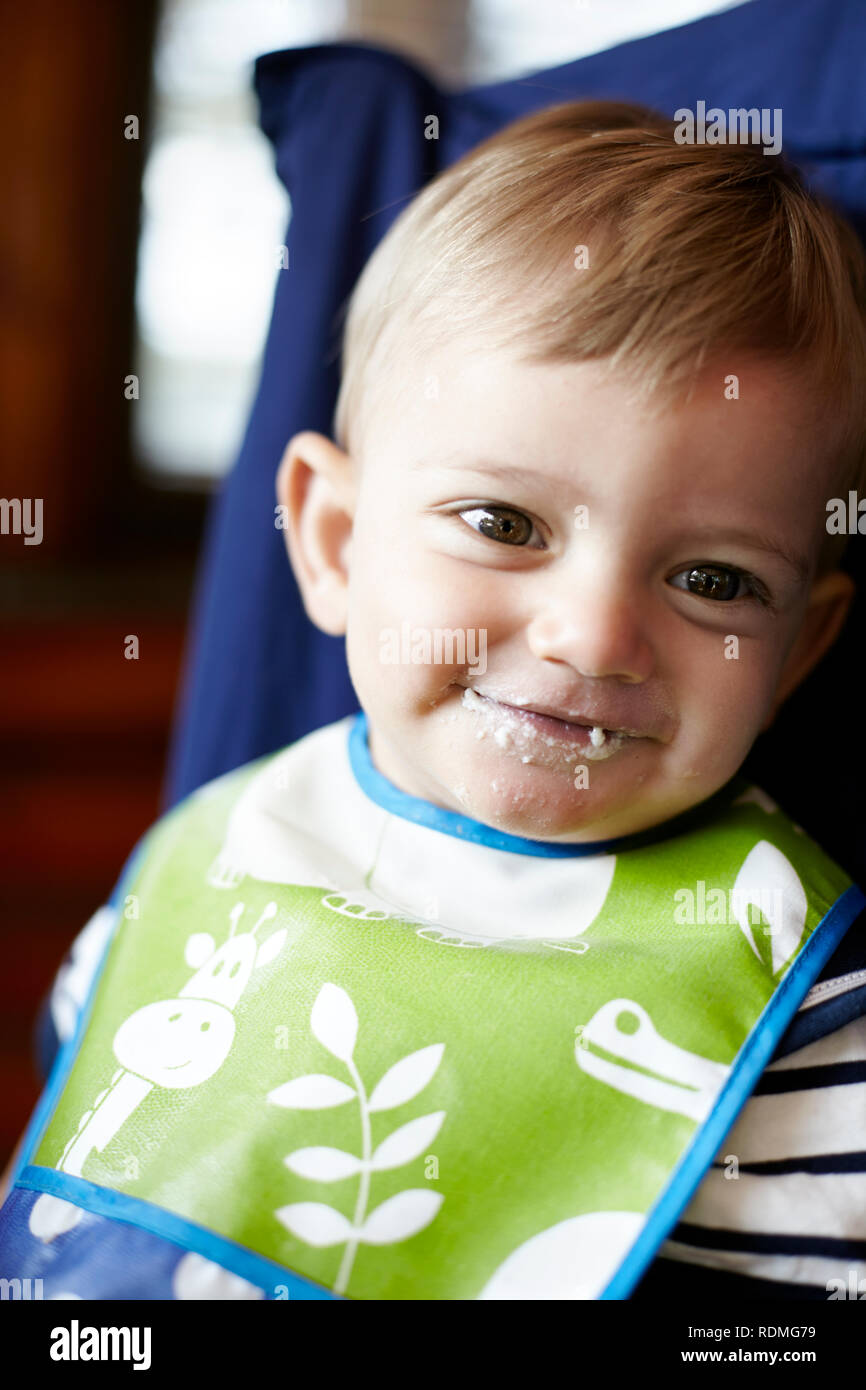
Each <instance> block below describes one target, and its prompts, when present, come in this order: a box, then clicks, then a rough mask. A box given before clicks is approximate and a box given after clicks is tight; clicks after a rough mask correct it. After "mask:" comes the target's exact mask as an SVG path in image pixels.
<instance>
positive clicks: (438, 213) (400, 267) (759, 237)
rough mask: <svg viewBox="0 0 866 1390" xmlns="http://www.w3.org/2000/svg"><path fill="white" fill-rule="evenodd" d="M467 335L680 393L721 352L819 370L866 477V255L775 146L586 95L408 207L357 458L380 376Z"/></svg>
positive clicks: (382, 260)
mask: <svg viewBox="0 0 866 1390" xmlns="http://www.w3.org/2000/svg"><path fill="white" fill-rule="evenodd" d="M581 247H583V248H585V251H584V252H583V253H581V251H580V248H581ZM581 255H582V256H583V260H584V262H586V261H587V259H588V265H586V266H585V268H580V269H578V268H577V266H578V264H579V260H580V258H581ZM457 335H469V336H470V337H472V336H474V337H475V338H477V340H478V342H479V344H480V345H481V346H482V347H486V348H488V349H495V348H497V347H508V346H511V347H514V346H515V345H516V346H517V347H518V348H519V352H520V355H521V356H522V357H523V358H524V359H525V360H527V361H535V362H580V361H586V360H589V359H606V360H607V365H608V366H609V367H610V369H611V370H617V369H622V370H623V371H625V372H626V373H627V374H628V375H629V376H630V377H631V378H632V380H633V381H634V382H635V383H636V385H637V389H638V392H639V394H642V395H644V396H649V395H658V396H661V397H669V396H670V395H671V393H673V392H677V391H682V390H683V388H684V387H685V386H686V384H687V383H694V381H695V379H696V377H697V375H698V373H699V372H700V371H701V368H702V367H703V366H704V365H705V364H706V362H707V359H708V358H709V357H710V356H712V357H714V358H715V359H717V360H718V359H719V358H720V356H721V357H724V355H725V354H730V358H731V367H730V371H731V372H732V373H734V374H735V373H736V370H737V365H736V358H735V354H736V352H737V351H746V352H757V353H762V354H769V355H773V356H774V357H777V358H778V359H780V360H783V361H784V363H785V364H786V365H788V366H790V367H791V369H792V370H794V369H799V370H802V369H804V368H805V369H807V370H808V372H809V377H808V380H809V383H810V384H811V385H813V386H814V389H815V391H816V392H820V393H821V398H822V401H826V403H827V405H828V406H829V410H830V413H831V414H832V416H833V419H834V423H835V425H837V426H838V428H837V430H836V437H835V439H834V441H833V443H832V445H830V446H829V447H831V449H832V452H833V455H834V464H835V467H836V468H837V477H838V484H837V485H838V488H839V489H840V490H841V489H842V488H844V487H846V486H848V485H849V484H850V485H851V486H854V485H855V483H862V482H863V480H864V475H866V255H864V250H863V248H862V246H861V244H860V242H859V240H858V238H857V236H856V234H855V233H854V231H853V230H852V229H851V227H850V226H849V225H848V224H847V223H846V222H845V221H844V219H843V218H842V217H840V216H839V215H838V214H837V213H836V212H835V211H834V210H833V208H832V207H831V206H830V205H829V204H828V203H826V202H824V201H822V200H821V199H818V198H816V197H815V196H813V195H812V194H811V193H810V192H808V191H807V190H806V188H805V186H804V184H803V180H802V178H801V176H800V174H799V173H798V171H797V170H796V169H795V168H794V167H793V166H792V165H791V164H789V163H788V162H787V160H786V159H785V158H784V156H781V155H778V156H777V155H766V154H764V153H763V151H762V148H761V147H760V146H759V145H752V144H719V145H707V144H678V143H677V142H676V141H675V140H674V123H673V121H672V120H669V119H666V118H664V117H662V116H659V115H658V114H656V113H654V112H652V111H650V110H648V109H647V108H644V107H642V106H637V105H630V104H626V103H622V102H608V101H591V102H590V101H588V102H565V103H563V104H561V105H557V106H552V107H548V108H545V109H543V110H541V111H538V112H535V113H534V114H532V115H530V116H527V117H524V118H523V119H521V120H518V121H515V122H513V123H512V124H511V125H508V126H506V127H505V128H504V129H502V130H501V131H499V132H498V133H497V134H495V135H493V136H492V137H491V138H489V139H487V140H485V141H484V142H483V143H482V144H480V145H478V146H477V147H476V148H475V149H473V150H471V151H470V152H469V153H468V154H466V155H464V157H463V158H462V159H460V160H459V161H458V162H457V163H456V164H454V165H452V166H451V167H450V168H449V169H447V170H445V171H444V172H442V173H441V174H439V175H438V177H436V178H435V179H433V180H432V181H431V182H430V183H429V184H428V185H427V186H426V187H425V188H424V189H423V191H422V192H421V193H419V194H418V195H417V196H416V197H415V198H414V199H413V201H412V202H411V203H410V205H409V206H408V207H407V208H406V209H404V211H403V212H402V213H401V214H400V216H399V217H398V218H397V220H396V222H395V223H394V225H393V226H392V227H391V229H390V230H389V232H388V233H387V234H386V236H385V237H384V238H383V240H382V241H381V242H380V244H379V245H378V246H377V248H376V249H375V251H374V252H373V254H372V256H371V257H370V259H369V261H368V262H367V264H366V266H365V268H364V270H363V272H362V274H361V276H360V278H359V280H358V282H357V285H356V286H355V289H354V292H353V294H352V296H351V299H350V301H349V304H348V313H347V316H346V321H345V326H344V333H343V349H342V372H343V375H342V382H341V387H340V393H339V397H338V400H337V405H336V410H335V415H334V437H335V439H336V440H337V442H338V443H339V444H340V446H341V447H342V448H345V449H347V450H348V452H350V453H352V452H355V451H356V446H357V443H358V440H359V438H360V434H361V432H362V425H363V419H364V416H365V412H366V410H367V409H369V408H370V405H371V401H372V400H373V399H374V397H375V387H376V384H377V381H378V382H380V383H381V382H382V381H383V380H384V379H386V377H387V375H388V373H389V372H391V371H392V370H394V367H395V364H396V365H397V366H399V364H400V363H402V362H404V361H405V360H406V356H407V354H408V353H411V352H416V353H418V352H422V351H424V350H425V349H426V348H428V347H429V346H430V344H431V342H433V341H434V340H435V341H437V342H447V341H448V340H449V339H453V338H454V337H455V336H457ZM720 389H721V388H720ZM816 399H818V397H817V396H816ZM831 539H832V540H837V538H831ZM837 549H838V545H836V546H833V545H832V544H831V545H830V546H829V551H832V552H833V553H834V554H835V553H836V550H837Z"/></svg>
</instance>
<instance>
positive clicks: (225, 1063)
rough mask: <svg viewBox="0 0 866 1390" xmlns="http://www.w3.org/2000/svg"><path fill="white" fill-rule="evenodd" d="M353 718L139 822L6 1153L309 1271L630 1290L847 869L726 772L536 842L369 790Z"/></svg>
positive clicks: (847, 917) (474, 1292)
mask: <svg viewBox="0 0 866 1390" xmlns="http://www.w3.org/2000/svg"><path fill="white" fill-rule="evenodd" d="M359 728H361V729H363V726H362V725H359V724H358V722H357V721H352V720H343V721H340V723H339V724H336V725H331V726H329V727H328V728H327V729H325V730H320V731H318V732H317V733H316V734H314V735H310V736H309V738H308V739H304V740H302V741H301V742H300V743H299V744H296V745H293V747H292V748H290V749H288V750H286V751H285V752H283V753H281V754H278V755H276V756H275V757H274V758H270V759H266V760H262V761H261V762H259V763H256V764H253V765H251V766H248V767H245V768H243V769H241V770H240V771H238V772H236V773H232V774H230V775H228V776H226V777H224V778H221V779H220V780H219V781H218V782H216V783H212V784H211V785H210V786H209V787H207V788H205V789H203V790H202V791H201V792H199V793H197V794H196V795H195V796H193V797H191V798H190V799H188V800H187V801H186V802H185V803H183V804H182V805H181V806H180V807H178V808H176V809H175V810H174V811H173V812H172V813H170V814H169V815H167V816H166V817H164V818H163V819H162V820H161V821H160V822H158V823H157V824H156V826H155V827H154V828H153V829H152V830H151V831H150V832H149V834H148V836H147V837H146V839H145V841H144V842H143V846H142V848H141V850H140V852H139V854H138V856H137V858H136V859H135V861H134V863H133V864H132V866H131V869H130V871H129V873H128V875H127V877H126V881H125V882H124V883H123V885H122V889H121V899H120V901H119V903H118V909H117V919H116V923H115V925H114V929H113V932H112V935H111V939H110V941H109V945H108V947H107V949H106V952H105V957H104V960H103V963H102V966H101V969H100V971H99V973H98V976H97V979H96V982H95V985H94V988H93V990H92V992H91V996H90V998H89V1000H88V1003H87V1005H86V1009H85V1016H84V1020H83V1025H84V1024H86V1026H82V1028H81V1032H80V1038H79V1040H78V1041H77V1043H76V1045H75V1047H74V1049H73V1053H72V1055H71V1057H70V1066H69V1070H68V1074H67V1075H66V1077H65V1084H63V1086H62V1090H61V1091H60V1094H59V1098H58V1099H57V1101H56V1104H54V1106H53V1109H52V1112H51V1114H50V1118H49V1119H48V1122H47V1125H46V1127H45V1128H44V1130H43V1132H42V1134H41V1138H40V1140H39V1142H38V1146H37V1148H36V1151H35V1154H34V1156H33V1158H32V1159H31V1163H32V1164H33V1165H35V1166H33V1167H31V1168H30V1169H29V1170H28V1172H29V1174H30V1175H31V1177H32V1175H33V1174H36V1173H38V1170H39V1169H40V1168H47V1169H56V1170H59V1171H60V1172H62V1173H64V1174H67V1175H68V1177H69V1185H68V1186H67V1187H66V1189H65V1195H66V1196H67V1198H68V1199H69V1200H72V1201H77V1200H79V1197H78V1196H77V1195H75V1194H77V1193H80V1202H81V1205H83V1206H87V1205H88V1193H92V1191H93V1187H94V1185H95V1187H96V1188H98V1189H109V1190H110V1191H111V1192H113V1193H119V1194H125V1196H126V1197H127V1198H128V1199H130V1200H129V1201H128V1202H127V1204H126V1206H125V1207H124V1208H123V1210H121V1209H120V1208H119V1209H118V1214H119V1215H122V1216H123V1219H131V1220H133V1221H134V1220H135V1219H136V1218H135V1211H139V1212H140V1214H141V1220H142V1224H147V1221H148V1213H149V1212H150V1213H152V1211H153V1209H154V1208H158V1209H162V1210H163V1211H167V1212H169V1213H173V1214H175V1215H176V1216H177V1217H179V1218H182V1219H183V1221H185V1222H186V1223H188V1226H187V1227H186V1228H185V1229H186V1230H187V1232H188V1242H189V1245H190V1248H195V1243H196V1232H198V1231H201V1232H203V1233H205V1234H206V1235H207V1236H208V1245H207V1249H208V1251H212V1250H213V1248H214V1247H213V1237H214V1236H217V1237H222V1238H224V1240H225V1241H226V1243H227V1244H226V1247H225V1248H226V1251H227V1252H228V1251H230V1249H231V1248H232V1247H231V1246H230V1245H229V1244H228V1243H229V1242H233V1243H236V1245H238V1246H240V1247H243V1248H244V1250H246V1251H248V1252H254V1253H255V1254H257V1255H259V1256H261V1257H262V1258H263V1266H262V1267H263V1269H265V1268H270V1269H272V1268H273V1267H279V1269H282V1270H285V1271H288V1272H291V1273H293V1274H295V1275H299V1276H302V1279H301V1280H299V1281H298V1283H299V1286H300V1287H303V1281H304V1280H309V1281H312V1286H321V1287H323V1288H324V1289H326V1290H329V1291H331V1293H333V1294H334V1295H342V1296H346V1297H349V1298H356V1299H391V1298H399V1299H403V1298H418V1299H476V1298H521V1299H524V1298H600V1297H606V1298H620V1297H626V1296H627V1295H628V1293H629V1292H630V1290H631V1288H632V1287H633V1286H634V1283H635V1282H636V1281H637V1279H638V1278H639V1277H640V1275H641V1273H642V1272H643V1270H644V1269H645V1268H646V1265H647V1263H648V1262H649V1261H650V1260H651V1259H652V1257H653V1255H654V1254H655V1252H656V1251H657V1249H658V1246H659V1245H660V1244H661V1242H662V1241H663V1240H664V1239H665V1238H666V1236H667V1234H668V1233H669V1231H670V1229H671V1227H672V1226H673V1224H674V1223H675V1221H676V1219H677V1217H678V1215H679V1213H680V1212H681V1211H682V1209H683V1207H684V1206H685V1205H686V1204H687V1202H688V1201H689V1199H690V1197H691V1196H692V1194H693V1192H694V1190H695V1187H696V1186H697V1184H698V1182H699V1181H700V1179H701V1177H702V1175H703V1173H704V1172H705V1171H706V1169H707V1167H708V1166H709V1164H710V1163H711V1162H712V1161H713V1159H714V1157H715V1156H716V1153H717V1151H718V1149H719V1146H720V1144H722V1142H723V1140H724V1137H725V1134H726V1133H727V1131H728V1130H729V1129H730V1127H731V1125H732V1124H733V1121H734V1119H735V1118H736V1115H737V1113H738V1112H739V1110H740V1109H741V1107H742V1105H743V1104H744V1102H745V1101H746V1099H747V1098H748V1095H749V1094H750V1092H751V1090H752V1088H753V1087H754V1085H755V1083H756V1081H757V1079H758V1077H759V1076H760V1074H761V1071H762V1070H763V1068H764V1067H765V1066H766V1064H767V1062H768V1060H769V1059H770V1057H771V1056H772V1053H773V1051H774V1050H775V1047H776V1045H777V1043H778V1041H779V1038H780V1037H781V1035H782V1033H783V1032H784V1030H785V1028H786V1027H787V1025H788V1023H789V1022H790V1020H791V1018H792V1016H793V1014H794V1012H795V1010H796V1009H797V1008H798V1007H799V1004H800V1003H801V1002H802V1000H803V997H804V996H805V994H806V992H807V990H808V989H809V987H810V985H811V984H812V983H813V982H814V980H815V978H816V977H817V975H818V974H819V972H820V970H821V968H822V966H823V965H824V963H825V962H826V960H827V959H828V958H829V956H830V954H831V953H832V951H833V949H834V948H835V946H836V944H837V943H838V941H839V940H840V938H841V936H842V935H843V934H844V931H845V930H846V929H847V927H848V925H850V923H851V921H852V920H853V919H854V917H855V916H856V915H857V914H858V913H859V911H860V910H861V909H862V907H863V904H864V898H863V895H862V894H861V893H860V891H859V889H857V888H855V887H852V885H851V880H850V879H849V878H848V877H847V875H846V874H845V873H844V872H843V871H842V870H841V869H840V868H838V867H837V866H836V865H835V864H834V863H833V862H832V861H831V860H830V859H829V858H828V857H827V855H826V854H825V853H824V852H823V851H822V850H821V849H820V848H819V847H818V846H817V845H816V844H815V843H814V842H813V841H811V840H810V839H809V838H808V837H807V836H806V835H805V834H804V833H803V832H802V831H801V830H800V829H799V827H797V826H795V825H794V824H793V823H792V822H791V821H790V820H789V818H788V817H787V816H786V815H785V814H783V813H782V812H781V811H779V810H778V808H776V807H775V806H774V805H773V803H772V802H770V801H769V799H768V798H766V797H765V796H764V794H763V793H761V792H759V791H757V790H756V789H754V788H749V786H748V783H746V782H742V783H741V782H739V781H736V780H735V782H734V783H733V784H731V786H730V788H729V789H727V794H726V795H725V796H724V797H723V798H722V799H721V801H719V800H718V799H715V798H714V799H713V802H712V804H711V809H710V810H709V811H704V812H701V814H698V815H696V816H695V817H694V820H693V823H692V824H690V826H689V827H687V828H685V829H681V830H680V829H678V831H677V833H675V834H672V835H669V836H668V837H667V838H665V837H664V836H662V837H661V838H659V839H657V840H655V841H652V840H651V841H650V842H649V843H642V842H641V840H640V837H631V838H630V839H629V840H628V842H626V844H625V848H617V850H616V852H609V851H608V852H595V851H594V850H593V852H591V853H587V852H586V848H587V847H583V848H581V849H579V850H577V847H573V848H574V849H576V850H577V852H575V853H569V852H565V853H558V854H553V855H546V854H545V853H544V849H543V847H540V848H539V849H538V850H537V852H536V851H532V850H531V849H526V848H524V849H522V850H521V849H520V848H519V847H520V846H521V845H522V846H532V844H533V842H531V841H523V842H521V841H517V840H516V839H515V840H514V842H513V845H514V846H518V848H517V849H515V848H514V847H513V846H512V844H511V843H510V842H511V837H508V836H496V835H495V834H494V833H493V832H490V838H489V840H488V841H487V842H485V841H484V839H483V830H484V828H483V827H477V823H476V822H467V821H466V820H465V818H463V817H459V816H453V815H452V814H451V813H448V812H439V813H438V817H439V820H438V822H437V820H436V814H435V808H430V812H431V815H430V816H426V815H425V816H424V817H420V816H416V814H415V812H414V811H413V812H412V813H411V814H408V815H404V814H402V813H401V811H400V809H399V807H400V798H401V797H402V794H401V793H395V799H394V805H393V806H386V805H385V804H383V802H384V800H385V799H386V798H384V797H383V798H378V796H377V793H376V792H375V788H373V792H374V794H373V795H370V787H369V786H368V789H367V791H365V790H364V789H362V787H361V786H360V785H359V782H358V778H357V776H355V775H353V772H352V768H351V766H350V750H349V746H348V744H349V735H351V738H352V739H354V740H355V741H356V747H355V755H354V756H355V757H356V758H357V757H360V756H362V750H359V748H358V747H357V739H358V738H359V737H363V734H362V733H361V734H359ZM323 769H324V771H323ZM325 773H327V775H325ZM317 779H318V780H317ZM341 779H342V780H341ZM383 783H384V779H381V778H379V779H378V785H379V787H380V789H381V786H382V784H383ZM371 785H372V784H371ZM388 785H389V784H388ZM329 798H330V802H329ZM403 803H404V804H405V806H406V807H410V804H414V805H415V806H416V807H417V806H421V807H423V806H424V805H425V804H426V803H414V801H413V798H409V797H405V798H403ZM395 808H396V809H395ZM424 820H426V821H427V823H423V821H424ZM473 826H476V827H477V828H478V829H479V830H480V832H481V834H482V839H481V840H480V841H479V840H476V841H473V840H472V838H471V836H472V833H473V832H472V830H471V827H473ZM345 827H351V829H346V828H345ZM467 827H469V833H468V834H467ZM620 843H622V842H620ZM590 848H591V847H590ZM268 874H270V875H271V877H270V878H268V877H267V875H268ZM407 904H414V910H413V911H410V910H409V908H408V906H407ZM485 913H489V914H490V915H489V916H487V917H486V916H485ZM455 918H456V920H455ZM46 1190H48V1189H47V1188H46ZM50 1190H52V1191H57V1190H58V1189H57V1188H56V1187H52V1188H51V1189H50ZM127 1211H129V1212H132V1213H133V1214H132V1216H130V1217H128V1216H126V1215H124V1212H127ZM203 1248H204V1247H203ZM264 1261H269V1262H272V1264H271V1265H268V1266H266V1265H265V1264H264ZM226 1263H227V1264H230V1257H229V1255H228V1254H227V1255H226ZM274 1282H275V1283H276V1282H278V1281H277V1279H276V1277H274ZM314 1295H315V1288H314V1287H312V1288H311V1294H310V1296H314ZM295 1296H298V1295H297V1294H296V1293H295V1292H294V1291H293V1293H292V1297H295ZM300 1296H302V1297H303V1296H304V1295H303V1293H301V1294H300Z"/></svg>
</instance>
